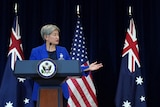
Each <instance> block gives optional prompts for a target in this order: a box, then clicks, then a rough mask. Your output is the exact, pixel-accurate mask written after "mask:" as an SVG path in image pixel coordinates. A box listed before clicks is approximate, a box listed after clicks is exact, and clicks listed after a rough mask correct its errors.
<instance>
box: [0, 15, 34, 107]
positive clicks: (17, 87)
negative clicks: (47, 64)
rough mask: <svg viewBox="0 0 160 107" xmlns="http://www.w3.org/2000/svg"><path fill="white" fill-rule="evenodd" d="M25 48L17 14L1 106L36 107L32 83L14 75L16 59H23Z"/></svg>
mask: <svg viewBox="0 0 160 107" xmlns="http://www.w3.org/2000/svg"><path fill="white" fill-rule="evenodd" d="M23 59H24V55H23V50H22V43H21V36H20V28H19V24H18V16H15V18H14V22H13V27H12V32H11V37H10V45H9V52H8V60H7V63H6V67H5V71H4V75H3V79H2V84H1V88H0V107H34V105H33V102H32V100H31V94H32V84H31V82H30V80H27V79H25V78H17V77H15V76H14V73H13V72H14V68H15V62H16V60H23Z"/></svg>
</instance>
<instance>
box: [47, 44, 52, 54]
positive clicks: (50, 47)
mask: <svg viewBox="0 0 160 107" xmlns="http://www.w3.org/2000/svg"><path fill="white" fill-rule="evenodd" d="M51 45H52V43H51V42H50V43H49V50H48V51H49V52H51V49H50V48H51Z"/></svg>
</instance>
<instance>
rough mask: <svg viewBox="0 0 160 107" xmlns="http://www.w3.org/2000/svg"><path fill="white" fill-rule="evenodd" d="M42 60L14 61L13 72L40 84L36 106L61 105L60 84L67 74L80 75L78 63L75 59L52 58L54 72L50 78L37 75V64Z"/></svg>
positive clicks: (54, 106)
mask: <svg viewBox="0 0 160 107" xmlns="http://www.w3.org/2000/svg"><path fill="white" fill-rule="evenodd" d="M41 61H42V60H22V61H19V60H18V61H16V64H15V71H14V74H15V75H16V76H18V77H24V78H31V79H33V80H34V81H36V82H37V83H38V84H39V85H40V89H39V96H38V102H37V103H38V104H37V106H38V107H63V95H62V89H61V86H60V84H61V83H62V82H63V81H64V80H65V79H66V77H67V76H80V75H81V70H80V63H79V61H76V60H53V61H54V63H55V64H56V73H55V74H54V76H53V77H51V78H43V77H42V76H40V75H39V73H38V72H37V71H38V64H39V62H41Z"/></svg>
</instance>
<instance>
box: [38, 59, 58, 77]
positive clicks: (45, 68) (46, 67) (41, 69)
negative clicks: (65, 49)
mask: <svg viewBox="0 0 160 107" xmlns="http://www.w3.org/2000/svg"><path fill="white" fill-rule="evenodd" d="M37 72H38V74H39V76H41V77H42V78H45V79H49V78H52V77H53V76H54V75H55V74H56V72H57V66H56V63H55V62H54V61H53V60H52V59H50V58H46V59H43V60H41V61H40V62H39V63H38V70H37Z"/></svg>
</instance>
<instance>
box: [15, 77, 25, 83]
mask: <svg viewBox="0 0 160 107" xmlns="http://www.w3.org/2000/svg"><path fill="white" fill-rule="evenodd" d="M17 79H18V80H19V82H22V83H24V81H25V80H26V79H25V78H17Z"/></svg>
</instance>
